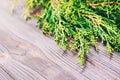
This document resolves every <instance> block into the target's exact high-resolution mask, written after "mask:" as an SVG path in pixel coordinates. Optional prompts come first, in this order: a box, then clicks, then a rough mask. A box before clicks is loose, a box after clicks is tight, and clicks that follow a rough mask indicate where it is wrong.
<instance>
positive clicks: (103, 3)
mask: <svg viewBox="0 0 120 80" xmlns="http://www.w3.org/2000/svg"><path fill="white" fill-rule="evenodd" d="M110 4H120V2H101V3H96V4H92V3H91V1H90V0H88V5H90V6H92V7H95V6H104V5H110Z"/></svg>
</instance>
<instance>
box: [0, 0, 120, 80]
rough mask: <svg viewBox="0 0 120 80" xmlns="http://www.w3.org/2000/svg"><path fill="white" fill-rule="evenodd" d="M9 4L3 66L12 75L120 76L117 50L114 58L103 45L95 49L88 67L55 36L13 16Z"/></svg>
mask: <svg viewBox="0 0 120 80" xmlns="http://www.w3.org/2000/svg"><path fill="white" fill-rule="evenodd" d="M3 2H4V1H3ZM0 4H1V3H0ZM2 5H3V4H2ZM5 8H6V7H5V6H4V7H0V14H1V15H0V19H1V20H0V24H1V25H0V51H1V54H2V55H3V56H6V57H3V58H0V59H1V60H0V64H1V66H2V68H1V69H3V70H5V71H6V73H9V75H12V76H11V79H15V80H39V79H41V80H44V79H45V80H46V79H47V80H96V79H100V80H119V79H120V69H119V66H120V63H119V61H120V56H118V55H116V54H115V56H113V59H112V60H111V61H110V60H109V58H108V57H109V56H108V55H106V54H105V53H106V51H105V48H104V47H103V46H100V47H99V48H100V51H99V54H96V53H97V52H95V51H94V49H91V50H90V54H88V62H87V64H86V68H85V69H84V67H83V66H80V65H79V64H77V61H78V57H77V56H76V55H73V54H72V53H71V52H70V51H67V53H68V54H65V53H64V51H63V50H62V49H60V48H58V47H57V45H56V43H55V42H54V41H53V40H51V39H49V38H47V37H45V36H43V35H42V34H40V33H39V32H38V31H36V30H35V29H33V28H31V27H30V26H29V25H28V24H25V23H24V22H23V21H22V20H20V19H18V17H17V16H10V14H9V13H7V10H4V9H5ZM101 50H102V51H101ZM12 77H13V78H12ZM0 78H1V79H2V80H3V78H2V77H0Z"/></svg>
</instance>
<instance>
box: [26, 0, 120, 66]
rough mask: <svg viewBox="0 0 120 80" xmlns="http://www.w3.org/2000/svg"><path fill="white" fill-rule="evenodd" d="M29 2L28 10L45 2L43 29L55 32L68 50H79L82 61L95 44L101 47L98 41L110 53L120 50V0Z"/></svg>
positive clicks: (42, 18) (47, 33)
mask: <svg viewBox="0 0 120 80" xmlns="http://www.w3.org/2000/svg"><path fill="white" fill-rule="evenodd" d="M26 5H27V7H26V10H30V9H34V8H35V7H37V6H38V5H42V6H43V8H42V16H41V17H37V18H36V19H38V24H40V25H41V24H42V26H40V27H42V31H43V33H44V34H45V35H51V36H54V39H55V41H56V42H57V44H58V45H59V46H60V47H61V48H63V49H64V50H66V49H70V50H74V51H77V52H78V56H79V58H80V63H81V64H84V62H85V55H86V54H87V53H88V52H89V48H90V46H91V45H92V46H94V47H95V49H96V50H97V49H98V45H97V43H98V41H101V42H102V43H103V44H104V45H106V47H107V51H108V53H112V52H113V51H119V52H120V23H119V22H120V1H118V0H91V2H90V0H88V1H87V0H27V1H26ZM28 12H29V11H28Z"/></svg>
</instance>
